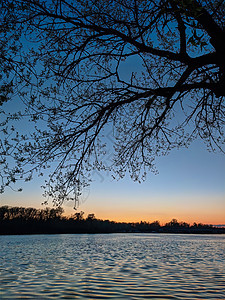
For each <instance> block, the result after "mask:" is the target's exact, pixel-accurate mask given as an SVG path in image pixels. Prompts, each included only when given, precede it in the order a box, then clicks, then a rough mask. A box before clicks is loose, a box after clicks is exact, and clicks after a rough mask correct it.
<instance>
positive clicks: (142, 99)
mask: <svg viewBox="0 0 225 300" xmlns="http://www.w3.org/2000/svg"><path fill="white" fill-rule="evenodd" d="M1 6H2V7H1V8H2V9H1V20H2V21H1V23H0V24H1V26H0V36H1V45H0V49H1V56H0V63H1V65H2V67H1V78H2V82H3V83H2V85H1V88H0V94H1V102H0V103H2V105H3V106H2V107H3V108H2V110H1V111H0V114H1V116H2V119H1V125H2V128H3V129H2V134H4V135H5V137H3V138H2V139H1V150H0V151H1V153H0V157H1V163H2V169H1V179H2V188H1V190H2V192H3V191H4V187H5V186H7V185H10V184H11V183H14V182H16V181H17V180H18V179H25V180H30V179H31V178H32V174H33V172H35V171H36V172H38V174H39V175H42V174H43V173H44V171H43V169H45V168H48V166H53V167H54V170H53V169H51V171H50V172H49V173H50V177H49V180H47V181H46V186H45V187H46V194H47V195H48V196H50V197H52V198H53V201H55V202H56V203H57V204H60V203H62V201H64V200H65V199H71V198H75V200H77V197H78V196H79V195H80V193H81V191H82V186H83V185H85V184H88V182H89V180H90V178H91V175H90V174H91V171H92V170H93V169H97V170H99V169H102V170H106V169H107V170H110V172H111V173H112V174H113V176H115V177H123V176H124V175H125V174H126V173H127V172H129V173H130V175H131V177H132V178H133V179H134V180H142V179H144V178H145V176H146V173H147V172H148V171H149V170H151V171H154V158H155V156H157V155H164V154H167V153H168V151H170V150H171V149H172V148H174V147H183V146H188V145H189V144H190V142H191V141H192V140H193V139H195V138H196V137H200V138H202V139H204V140H205V141H206V142H207V143H208V146H209V147H210V148H211V149H213V150H214V149H215V148H219V149H220V150H222V144H223V143H224V137H223V130H222V129H223V126H224V96H225V14H224V10H225V5H224V1H212V0H208V1H200V0H199V1H197V0H184V1H178V0H157V1H147V0H142V1H138V0H110V1H103V0H83V1H79V0H76V1H70V0H49V1H39V0H29V1H28V0H27V1H26V0H23V1H22V0H21V1H17V0H16V1H10V0H5V1H4V0H2V1H1ZM6 41H7V42H6ZM12 94H13V95H14V98H15V97H17V101H19V100H18V99H19V98H20V99H22V102H23V105H24V110H21V111H17V112H16V113H13V114H8V113H7V103H6V102H7V101H8V100H9V99H10V96H12ZM24 118H28V119H29V121H31V122H32V124H34V125H33V132H32V133H29V134H28V135H26V134H24V133H21V132H17V131H16V129H15V126H12V125H11V123H12V124H14V123H13V122H15V120H24ZM10 122H11V123H10ZM189 125H190V126H189ZM110 130H111V132H113V133H112V135H113V140H114V148H113V150H111V152H112V154H113V162H112V164H111V165H110V166H109V164H104V163H103V162H102V159H101V157H102V155H104V154H105V152H106V151H107V148H106V145H105V144H107V138H106V137H105V135H106V133H107V132H108V131H110ZM9 161H10V162H9Z"/></svg>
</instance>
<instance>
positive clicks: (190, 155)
mask: <svg viewBox="0 0 225 300" xmlns="http://www.w3.org/2000/svg"><path fill="white" fill-rule="evenodd" d="M156 165H157V168H158V170H159V174H158V175H154V174H151V173H149V174H148V177H147V179H146V181H145V182H144V183H141V184H139V183H134V182H133V181H132V180H131V179H130V178H129V177H128V176H127V177H125V178H124V179H122V180H120V181H115V180H113V179H112V177H111V176H110V174H107V173H95V174H93V183H92V184H91V186H90V188H87V189H86V190H85V191H84V195H83V196H82V197H81V203H80V207H79V208H78V211H79V210H82V211H84V212H85V213H86V214H88V213H95V214H96V216H97V217H98V218H102V219H110V220H118V221H122V220H124V221H140V220H145V221H154V220H159V221H161V222H162V223H163V222H167V221H169V220H171V219H172V218H177V219H178V220H183V221H186V222H190V223H193V222H195V221H196V222H202V223H210V224H225V184H224V183H225V172H224V170H225V168H224V167H225V159H224V156H223V155H222V154H220V153H210V152H208V151H207V150H206V146H205V145H204V144H203V142H202V141H195V142H193V144H192V145H191V146H190V147H189V148H188V149H181V150H173V151H172V152H171V153H170V154H169V155H168V156H164V157H159V158H157V160H156ZM41 184H42V181H41V179H34V180H33V181H32V182H29V183H26V184H24V185H23V192H21V193H16V192H13V191H11V190H10V189H8V190H6V192H5V194H3V195H1V196H0V205H5V204H7V205H11V206H15V205H16V206H32V207H43V206H41V203H42V202H43V201H44V198H43V197H42V190H41V188H40V185H41ZM49 206H51V202H50V203H49ZM63 208H64V210H65V212H66V214H72V213H74V210H73V203H72V202H67V203H65V204H64V205H63Z"/></svg>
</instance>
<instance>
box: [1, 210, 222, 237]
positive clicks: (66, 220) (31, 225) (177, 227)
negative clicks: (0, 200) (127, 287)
mask: <svg viewBox="0 0 225 300" xmlns="http://www.w3.org/2000/svg"><path fill="white" fill-rule="evenodd" d="M122 232H128V233H129V232H145V233H146V232H157V233H223V234H224V233H225V228H217V227H213V226H212V225H204V224H201V223H199V224H197V223H194V224H193V225H190V224H188V223H185V222H178V221H177V220H176V219H172V220H171V221H170V222H169V223H166V224H165V225H160V222H159V221H154V222H142V221H141V222H136V223H125V222H114V221H109V220H101V219H97V218H96V217H95V215H94V214H89V215H88V216H87V217H86V218H84V213H83V212H77V213H75V214H74V215H72V216H70V217H65V216H63V209H62V208H61V207H59V208H56V209H54V208H45V209H36V208H30V207H29V208H24V207H9V206H2V207H0V234H38V233H39V234H47V233H122Z"/></svg>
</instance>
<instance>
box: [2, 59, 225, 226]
mask: <svg viewBox="0 0 225 300" xmlns="http://www.w3.org/2000/svg"><path fill="white" fill-rule="evenodd" d="M132 59H134V58H130V62H128V63H127V64H126V66H125V67H124V68H123V69H121V75H122V76H128V77H129V76H130V75H129V74H130V73H131V72H132V71H133V70H134V69H135V70H136V71H137V69H138V63H137V61H135V62H134V61H132ZM134 64H135V65H134ZM7 108H8V109H9V110H10V111H11V110H13V109H15V110H17V107H16V106H15V105H14V104H13V103H12V104H10V103H9V104H8V103H7ZM109 156H110V151H109V153H107V155H106V159H107V157H109ZM104 159H105V158H104ZM156 167H157V169H158V171H159V174H158V175H154V174H151V173H150V174H148V177H147V179H146V181H145V182H144V183H142V184H139V183H134V182H133V181H132V180H131V179H130V178H129V177H128V176H127V177H125V178H124V179H123V180H120V181H115V180H113V179H112V177H111V176H110V174H107V173H94V174H93V183H92V184H91V186H90V188H89V189H86V190H85V192H84V195H83V196H82V197H81V204H80V206H79V208H78V211H80V210H82V211H84V212H85V214H88V213H95V215H96V217H97V218H102V219H110V220H115V221H140V220H143V221H144V220H145V221H154V220H159V221H160V222H162V223H164V222H167V221H170V220H171V219H172V218H176V219H178V220H179V221H181V220H182V221H186V222H189V223H193V222H202V223H207V224H225V157H224V155H223V154H221V153H210V152H208V151H207V149H206V145H205V144H204V143H203V142H202V141H200V140H196V141H194V142H193V143H192V144H191V146H190V147H189V148H188V149H181V150H173V151H172V152H171V153H170V154H169V155H168V156H164V157H159V158H157V159H156ZM41 184H43V181H41V179H40V178H34V180H33V181H32V182H29V183H25V184H24V185H23V192H21V193H18V192H13V191H12V190H10V189H9V188H8V189H7V190H6V192H5V193H4V194H3V195H1V194H0V205H10V206H26V207H28V206H31V207H36V208H43V206H42V205H41V203H42V202H43V201H44V200H45V198H43V197H42V192H43V191H42V190H41V188H40V186H41ZM48 206H51V203H49V205H48ZM73 206H74V203H72V201H71V202H67V203H64V205H63V208H64V209H65V213H66V214H72V213H74V212H75V211H74V210H73Z"/></svg>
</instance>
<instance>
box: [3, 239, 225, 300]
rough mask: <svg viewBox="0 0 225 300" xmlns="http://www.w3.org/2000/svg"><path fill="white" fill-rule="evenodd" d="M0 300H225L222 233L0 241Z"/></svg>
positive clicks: (224, 242)
mask: <svg viewBox="0 0 225 300" xmlns="http://www.w3.org/2000/svg"><path fill="white" fill-rule="evenodd" d="M0 245H1V247H0V298H2V299H17V298H22V299H26V298H33V299H35V298H36V299H75V298H78V299H81V298H88V299H107V298H115V299H119V298H120V299H142V298H146V299H225V292H224V286H225V268H224V261H225V236H215V235H213V236H209V235H207V236H206V235H204V236H203V235H201V236H200V235H166V234H108V235H106V234H96V235H90V234H82V235H75V234H73V235H72V234H71V235H30V236H29V235H28V236H25V235H24V236H0Z"/></svg>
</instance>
